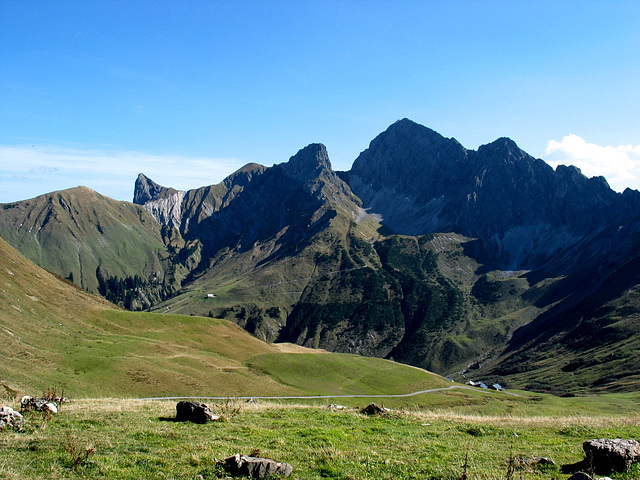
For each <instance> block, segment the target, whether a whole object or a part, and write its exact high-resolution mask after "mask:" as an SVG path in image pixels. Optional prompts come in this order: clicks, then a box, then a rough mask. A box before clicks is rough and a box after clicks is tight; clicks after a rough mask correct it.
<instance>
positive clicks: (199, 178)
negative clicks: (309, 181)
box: [0, 145, 247, 203]
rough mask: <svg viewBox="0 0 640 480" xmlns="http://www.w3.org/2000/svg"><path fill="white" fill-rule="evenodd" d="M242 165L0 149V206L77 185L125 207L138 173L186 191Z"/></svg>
mask: <svg viewBox="0 0 640 480" xmlns="http://www.w3.org/2000/svg"><path fill="white" fill-rule="evenodd" d="M245 163H247V162H243V161H241V160H238V159H233V158H207V157H186V156H180V155H150V154H145V153H140V152H127V151H109V150H99V149H82V148H63V147H57V146H47V145H45V146H35V145H34V146H9V145H0V203H7V202H13V201H17V200H24V199H28V198H33V197H36V196H38V195H42V194H44V193H49V192H52V191H56V190H63V189H67V188H72V187H76V186H78V185H84V186H87V187H89V188H92V189H94V190H96V191H98V192H99V193H101V194H103V195H106V196H108V197H112V198H115V199H116V200H126V201H131V200H132V198H133V185H134V182H135V179H136V177H137V176H138V173H144V174H145V175H147V176H148V177H149V178H151V179H152V180H154V181H155V182H157V183H159V184H161V185H165V186H167V187H174V188H177V189H179V190H188V189H191V188H197V187H201V186H204V185H213V184H216V183H219V182H220V181H222V180H223V179H224V178H225V177H226V176H228V175H230V174H231V173H233V172H234V171H236V170H237V169H238V168H240V167H242V166H243V165H244V164H245Z"/></svg>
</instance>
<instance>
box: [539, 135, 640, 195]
mask: <svg viewBox="0 0 640 480" xmlns="http://www.w3.org/2000/svg"><path fill="white" fill-rule="evenodd" d="M545 153H546V155H547V156H546V158H545V160H546V162H547V163H548V164H549V165H551V166H552V167H557V166H558V165H574V166H576V167H578V168H579V169H580V170H581V171H582V173H583V174H585V175H586V176H587V177H594V176H600V175H601V176H603V177H605V178H606V179H607V182H609V185H611V188H613V189H614V190H617V191H619V192H621V191H623V190H624V189H625V188H626V187H630V188H634V189H640V145H635V146H634V145H619V146H617V147H612V146H601V145H596V144H595V143H587V142H586V141H585V140H584V139H583V138H582V137H579V136H578V135H574V134H571V135H567V136H565V137H564V138H563V139H562V140H561V141H559V142H558V141H556V140H549V142H548V144H547V148H546V150H545Z"/></svg>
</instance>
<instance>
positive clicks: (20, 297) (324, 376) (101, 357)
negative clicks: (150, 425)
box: [0, 239, 448, 397]
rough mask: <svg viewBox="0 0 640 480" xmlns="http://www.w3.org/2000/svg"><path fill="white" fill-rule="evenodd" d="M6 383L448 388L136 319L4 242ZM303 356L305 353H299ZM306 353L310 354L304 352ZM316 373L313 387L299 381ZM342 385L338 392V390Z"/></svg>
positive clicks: (217, 390) (392, 368)
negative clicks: (384, 383)
mask: <svg viewBox="0 0 640 480" xmlns="http://www.w3.org/2000/svg"><path fill="white" fill-rule="evenodd" d="M0 301H1V303H2V306H3V308H2V309H0V338H1V340H2V341H1V342H0V383H1V384H2V385H4V386H5V388H6V389H7V390H9V391H21V392H29V393H36V394H37V393H38V392H40V391H42V390H44V389H46V388H50V387H54V386H55V387H56V388H58V389H64V390H65V391H66V392H67V394H68V395H70V396H73V397H104V396H117V397H136V396H179V395H183V396H244V395H248V396H261V395H268V396H274V395H304V394H308V393H315V394H317V393H333V392H334V391H338V390H339V391H340V392H343V393H357V394H372V393H379V391H380V389H379V388H377V387H376V386H375V385H374V383H375V382H371V380H370V376H371V375H372V374H373V372H376V371H377V370H378V369H380V372H381V374H384V375H388V376H389V377H393V378H396V379H399V380H398V381H397V382H396V383H395V384H394V385H393V388H394V392H400V391H402V393H408V392H410V391H411V389H413V388H416V389H425V388H433V387H438V386H443V385H448V382H447V381H446V380H444V379H442V378H441V377H438V376H436V375H432V374H429V373H427V372H422V371H419V370H416V369H413V368H411V367H408V366H404V365H400V364H393V363H391V362H384V361H381V360H377V359H365V358H360V357H354V356H350V355H340V356H333V355H330V354H319V353H318V354H312V355H301V354H299V353H286V351H283V350H282V348H281V346H278V345H270V344H267V343H265V342H262V341H260V340H258V339H257V338H255V337H253V336H251V335H250V334H248V333H247V332H246V331H245V330H243V329H241V328H240V327H238V326H237V325H235V324H233V323H231V322H228V321H225V320H220V319H213V318H204V317H192V316H180V315H162V314H152V313H134V312H127V311H124V310H118V309H117V308H115V307H114V306H113V305H111V304H109V303H107V302H106V301H105V300H103V299H102V298H100V297H97V296H95V295H92V294H90V293H87V292H86V291H84V290H82V289H79V288H78V287H77V286H75V285H73V284H71V283H70V282H66V281H64V280H61V279H60V278H58V277H56V276H54V275H52V274H50V273H48V272H46V271H44V270H42V269H41V268H39V267H37V266H36V265H34V264H33V263H31V262H30V261H28V260H27V259H25V258H24V257H22V256H21V255H20V254H18V253H17V252H16V251H15V250H14V249H13V248H11V247H10V246H9V245H8V244H7V243H6V242H5V241H4V240H2V239H0ZM299 349H300V348H299ZM300 350H304V349H300ZM310 368H311V369H312V370H313V371H314V377H315V380H314V382H315V383H313V384H305V382H300V381H291V379H292V378H294V379H295V378H298V379H299V378H303V377H304V376H305V375H306V374H307V372H308V371H309V369H310ZM338 384H339V385H338Z"/></svg>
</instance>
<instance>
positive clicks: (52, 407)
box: [20, 395, 66, 413]
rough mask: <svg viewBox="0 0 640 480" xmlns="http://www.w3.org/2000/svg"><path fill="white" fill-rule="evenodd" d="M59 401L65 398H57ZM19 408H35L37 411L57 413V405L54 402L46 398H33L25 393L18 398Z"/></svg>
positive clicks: (26, 409)
mask: <svg viewBox="0 0 640 480" xmlns="http://www.w3.org/2000/svg"><path fill="white" fill-rule="evenodd" d="M59 400H60V402H62V401H64V400H66V399H59ZM20 410H22V411H23V412H28V411H29V410H36V411H38V412H49V413H58V407H57V406H56V404H55V403H54V402H52V401H51V400H50V399H48V398H33V397H30V396H29V395H25V396H24V397H22V399H21V400H20Z"/></svg>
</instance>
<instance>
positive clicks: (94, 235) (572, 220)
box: [0, 119, 640, 392]
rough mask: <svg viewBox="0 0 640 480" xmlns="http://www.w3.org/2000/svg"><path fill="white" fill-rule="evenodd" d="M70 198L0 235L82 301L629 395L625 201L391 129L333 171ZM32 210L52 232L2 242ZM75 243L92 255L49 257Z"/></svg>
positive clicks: (12, 209) (636, 224)
mask: <svg viewBox="0 0 640 480" xmlns="http://www.w3.org/2000/svg"><path fill="white" fill-rule="evenodd" d="M81 191H82V192H84V193H85V196H86V197H87V199H85V198H84V197H83V198H80V197H79V196H78V195H77V192H75V193H74V190H73V189H72V190H70V191H65V192H54V193H53V194H49V195H44V196H42V197H38V198H37V199H34V200H27V201H24V202H17V203H15V204H7V205H2V210H0V233H1V234H2V235H4V236H5V238H7V240H10V241H11V243H12V244H14V245H15V246H16V247H17V248H19V249H20V250H21V251H24V253H25V255H27V256H28V254H29V252H30V249H32V250H35V251H36V252H41V253H40V254H39V255H40V256H39V257H38V256H35V255H33V254H32V257H33V258H34V259H35V260H38V259H40V261H42V259H43V258H45V257H51V258H57V257H61V258H66V260H65V262H66V263H64V265H62V266H60V265H49V266H47V265H46V264H45V265H44V266H46V267H47V268H50V269H51V270H52V271H55V272H57V273H59V274H61V275H63V276H67V273H65V272H66V271H67V270H68V271H70V272H74V276H73V280H74V281H76V283H79V284H82V285H83V286H85V288H89V289H92V285H91V284H89V283H88V280H86V279H85V277H86V278H90V277H91V276H90V275H88V274H85V275H81V274H80V273H78V274H76V273H75V270H72V269H71V268H70V267H71V266H72V265H74V264H73V262H76V263H77V264H78V265H86V267H83V270H82V271H83V272H95V282H94V285H95V288H93V291H99V292H100V293H102V294H103V295H105V296H107V298H111V299H112V300H114V301H117V302H118V303H120V304H121V305H123V306H126V307H127V308H147V307H149V306H151V310H153V311H156V312H164V313H167V312H170V313H181V314H187V315H200V316H208V317H221V318H225V319H228V320H232V321H233V322H235V323H237V324H238V325H240V326H241V327H243V328H244V329H246V330H247V331H248V332H250V333H252V334H253V335H255V336H256V337H258V338H261V339H263V340H266V341H269V342H272V341H276V340H279V341H289V342H295V343H298V344H301V345H304V346H308V347H313V348H324V349H327V350H330V351H336V352H345V353H357V354H360V355H367V356H377V357H384V358H389V359H395V360H398V361H401V362H403V363H409V364H412V365H416V366H420V367H423V368H426V369H429V370H433V371H436V372H439V373H442V374H450V375H457V376H460V378H462V377H463V376H465V375H466V376H467V377H468V376H474V377H475V376H478V375H481V376H483V377H484V378H491V379H495V380H499V381H501V382H507V383H508V384H510V385H516V386H527V387H529V388H532V389H538V390H547V391H550V390H557V391H565V392H580V391H585V390H607V389H608V390H611V389H630V388H632V386H633V385H636V384H637V383H636V376H637V370H636V363H635V360H634V358H635V357H634V355H633V352H634V349H635V348H636V346H637V345H636V343H635V336H636V334H637V333H638V331H639V330H640V325H639V324H638V322H637V321H636V314H635V312H637V311H638V307H640V305H638V303H637V300H636V295H635V293H634V292H635V289H636V286H637V285H638V284H639V283H640V278H638V275H636V274H635V271H636V270H635V269H634V265H636V263H637V262H638V259H637V253H636V252H638V251H640V248H639V247H640V215H639V212H640V193H639V192H637V191H635V190H626V191H625V192H624V193H622V194H619V193H616V192H614V191H613V190H611V189H610V188H609V186H608V185H607V183H606V181H605V180H604V179H603V178H601V177H595V178H587V177H585V176H584V175H582V173H581V172H580V171H579V170H578V169H577V168H575V167H564V166H560V167H558V168H556V169H555V170H554V169H552V168H551V167H549V166H548V165H547V164H546V163H545V162H544V161H543V160H540V159H535V158H533V157H531V156H530V155H528V154H527V153H526V152H524V151H522V150H521V149H520V148H518V146H517V145H516V144H515V142H513V141H512V140H510V139H508V138H500V139H498V140H496V141H494V142H492V143H489V144H487V145H483V146H481V147H479V148H478V149H477V151H474V150H468V149H466V148H464V147H463V146H462V145H460V143H459V142H458V141H456V140H455V139H448V138H445V137H443V136H441V135H440V134H438V133H437V132H435V131H433V130H430V129H428V128H426V127H424V126H421V125H418V124H416V123H414V122H412V121H410V120H407V119H404V120H400V121H398V122H396V123H394V124H393V125H391V126H390V127H389V128H388V129H387V130H386V131H385V132H382V133H381V134H380V135H378V136H377V137H376V138H375V139H374V140H373V141H372V142H371V144H370V145H369V148H367V149H366V150H364V151H363V152H362V153H361V154H360V155H359V157H358V158H357V159H356V160H355V162H354V164H353V167H352V168H351V170H350V171H347V172H335V171H333V169H332V167H331V163H330V160H329V156H328V153H327V150H326V148H325V147H324V146H323V145H321V144H311V145H309V146H307V147H305V148H303V149H301V150H300V151H299V152H298V153H297V154H296V155H294V156H292V157H291V158H290V159H289V160H288V161H287V162H285V163H282V164H279V165H274V166H273V167H264V166H262V165H258V164H249V165H247V166H245V167H243V168H242V169H240V170H238V171H237V172H235V173H233V174H232V175H230V176H229V177H227V178H226V179H225V180H224V181H223V182H221V183H220V184H217V185H211V186H207V187H202V188H198V189H193V190H189V191H186V192H182V191H178V190H175V189H172V188H169V187H164V186H161V185H158V184H156V183H155V182H153V181H152V180H151V179H149V178H147V177H146V176H145V175H143V174H140V175H139V176H138V179H137V180H136V183H135V189H134V202H135V203H134V204H129V203H127V202H115V201H113V200H110V199H106V198H105V197H101V196H99V195H98V194H96V193H95V192H92V193H91V195H93V198H92V199H91V200H90V201H88V199H89V198H90V197H91V196H90V195H89V193H88V192H87V191H86V189H81ZM60 198H64V204H66V205H68V206H69V207H71V206H73V208H66V209H65V208H64V207H63V208H62V209H59V208H58V207H57V205H59V204H61V202H60V200H59V199H60ZM47 202H48V203H51V204H52V205H53V206H55V207H56V209H54V210H53V212H54V213H55V215H54V214H51V216H50V217H51V218H52V220H49V221H48V222H43V221H40V222H39V223H37V222H32V224H33V226H34V227H36V230H38V229H40V228H41V227H42V226H43V225H44V226H45V227H46V226H47V225H49V224H51V225H52V226H53V225H58V227H57V228H55V229H53V228H52V226H50V227H47V228H48V229H45V230H43V231H44V233H41V231H40V232H38V235H36V236H35V238H36V239H37V242H36V241H34V240H32V238H34V236H33V235H31V234H30V232H28V229H25V228H22V227H18V226H19V225H20V224H21V223H25V222H24V220H23V219H29V218H34V217H37V218H40V217H38V216H37V214H36V213H37V212H39V211H42V210H43V208H44V207H42V206H40V205H43V204H48V203H47ZM35 205H38V207H37V208H36V207H35ZM31 212H34V213H31ZM127 212H129V213H127ZM79 218H83V219H85V220H83V221H77V219H79ZM107 219H112V220H111V223H109V224H107ZM114 219H118V221H117V222H114V221H113V220H114ZM74 222H75V223H74ZM76 224H79V225H82V226H83V228H78V227H77V226H74V225H76ZM67 225H72V226H73V228H69V227H66V226H67ZM92 225H94V226H93V227H91V226H92ZM98 225H99V226H100V227H101V228H97V226H98ZM63 227H65V228H63ZM15 232H19V235H17V234H16V233H15ZM111 232H113V233H111ZM116 232H117V233H116ZM108 234H110V235H111V237H108ZM114 236H118V238H120V241H122V242H124V244H125V245H129V244H132V242H133V244H135V245H136V248H125V247H124V246H120V245H119V244H118V242H114V241H108V240H109V238H113V237H114ZM44 237H46V238H50V239H51V240H50V241H49V243H47V242H46V241H45V240H44ZM85 238H86V241H84V240H83V239H85ZM78 239H82V240H83V241H82V242H80V241H79V240H78ZM73 242H76V243H80V244H82V245H83V247H82V248H88V247H86V246H85V243H86V244H87V245H88V246H89V247H92V246H93V245H95V247H92V249H91V256H87V255H85V256H80V257H78V255H76V256H73V255H71V253H72V252H67V251H66V250H65V251H64V252H63V253H64V254H59V253H58V250H60V249H61V248H62V247H60V245H67V244H72V245H73V244H74V243H73ZM36 244H37V246H38V248H35V247H34V246H33V245H36ZM56 249H58V250H56ZM116 257H117V261H116V260H115V258H116ZM30 258H31V257H30ZM78 258H79V260H78ZM91 258H100V259H101V260H100V261H93V263H91V261H90V259H91ZM103 258H104V259H106V258H112V259H114V260H111V261H106V260H102V259H103ZM140 258H148V259H149V260H147V261H145V262H144V267H145V268H146V269H144V268H141V267H138V264H139V263H140ZM118 262H119V263H118ZM43 263H44V262H43ZM152 266H153V268H151V267H152ZM108 267H109V268H111V270H107V268H108ZM78 272H80V270H79V269H78ZM76 275H78V276H76ZM585 356H589V358H593V359H595V360H593V361H591V362H586V363H585V362H584V361H583V360H581V359H582V358H584V357H585ZM612 362H613V363H612ZM613 367H615V368H614V369H613V370H612V373H607V374H605V371H606V369H609V368H613Z"/></svg>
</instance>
